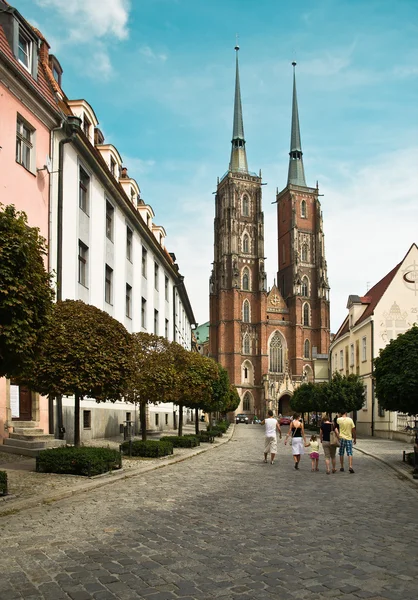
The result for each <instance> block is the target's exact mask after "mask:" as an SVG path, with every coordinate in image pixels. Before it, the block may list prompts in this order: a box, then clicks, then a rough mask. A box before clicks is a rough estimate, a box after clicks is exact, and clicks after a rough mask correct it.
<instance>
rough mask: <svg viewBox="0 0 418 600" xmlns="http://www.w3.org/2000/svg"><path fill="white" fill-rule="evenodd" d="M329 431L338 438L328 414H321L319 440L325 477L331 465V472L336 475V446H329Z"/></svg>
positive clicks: (329, 471) (335, 428)
mask: <svg viewBox="0 0 418 600" xmlns="http://www.w3.org/2000/svg"><path fill="white" fill-rule="evenodd" d="M331 431H335V433H336V434H337V437H338V427H336V425H335V423H333V422H332V421H331V420H330V418H329V415H328V413H326V412H324V413H322V421H321V429H320V430H319V439H320V441H321V444H322V449H323V451H324V457H325V467H326V472H327V475H329V474H330V473H331V464H332V472H333V473H336V471H337V465H336V459H335V455H336V453H337V446H331Z"/></svg>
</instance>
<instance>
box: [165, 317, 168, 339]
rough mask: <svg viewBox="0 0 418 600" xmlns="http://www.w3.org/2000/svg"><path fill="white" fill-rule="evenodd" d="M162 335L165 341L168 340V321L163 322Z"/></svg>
mask: <svg viewBox="0 0 418 600" xmlns="http://www.w3.org/2000/svg"><path fill="white" fill-rule="evenodd" d="M164 335H165V339H166V340H168V319H166V320H165V327H164Z"/></svg>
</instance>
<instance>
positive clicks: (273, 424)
mask: <svg viewBox="0 0 418 600" xmlns="http://www.w3.org/2000/svg"><path fill="white" fill-rule="evenodd" d="M261 425H264V426H265V432H266V438H265V444H264V462H265V463H266V462H267V455H268V453H269V452H270V463H271V464H274V457H275V456H276V453H277V433H276V431H278V432H279V434H280V439H282V430H281V429H280V425H279V422H278V421H277V419H274V418H273V411H272V410H268V411H267V419H264V420H263V421H261Z"/></svg>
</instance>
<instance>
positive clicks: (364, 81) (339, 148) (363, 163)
mask: <svg viewBox="0 0 418 600" xmlns="http://www.w3.org/2000/svg"><path fill="white" fill-rule="evenodd" d="M12 4H14V6H16V8H18V10H19V11H20V12H21V13H22V14H23V15H24V16H25V17H26V18H27V19H28V20H29V21H31V22H32V23H33V24H35V25H36V26H37V27H39V28H40V29H41V31H42V32H43V33H44V35H45V36H46V37H47V39H48V40H49V42H50V44H51V52H52V53H54V54H56V56H57V57H58V59H59V60H60V62H61V65H62V66H63V68H64V78H63V87H64V90H65V92H66V94H67V96H68V97H69V98H85V99H86V100H87V101H88V102H89V103H90V104H91V105H92V106H93V108H94V110H95V112H96V115H97V117H98V119H99V121H100V127H101V128H102V130H103V132H104V134H105V137H106V141H107V142H109V143H113V144H114V145H115V146H116V147H117V148H118V150H119V152H120V154H121V155H122V158H123V159H124V164H125V165H126V166H127V167H128V170H129V174H130V175H131V176H133V177H135V178H136V179H137V181H138V183H139V186H140V188H141V192H142V197H143V198H144V199H145V201H146V202H147V203H149V204H151V206H152V207H153V209H154V212H155V215H156V217H155V222H156V223H157V224H159V225H163V226H164V227H165V229H166V231H167V236H168V237H167V240H166V241H167V247H168V250H169V251H170V252H175V254H176V256H177V259H178V262H179V265H180V270H181V272H182V273H183V274H184V276H185V282H186V286H187V289H188V292H189V296H190V299H191V302H192V306H193V309H194V313H195V317H196V320H197V321H198V322H199V323H203V322H204V321H206V320H208V317H209V308H208V279H209V276H210V270H211V262H212V261H213V217H214V196H213V194H212V192H213V191H215V189H216V179H217V177H218V176H219V177H221V176H222V175H223V174H224V172H225V171H226V170H227V167H228V162H229V154H230V140H231V133H232V111H233V93H234V68H235V56H234V50H233V48H234V45H235V36H236V34H237V33H238V34H239V44H240V47H241V50H240V74H241V92H242V102H243V114H244V128H245V136H246V140H247V157H248V162H249V169H250V170H252V171H257V172H258V170H259V169H260V168H261V170H262V173H263V180H264V181H265V182H266V183H267V185H266V186H264V188H263V208H264V216H265V255H266V256H267V261H266V267H267V273H268V284H269V286H271V285H272V284H273V278H274V277H275V274H276V269H277V242H276V213H275V210H276V208H275V206H274V205H272V202H273V201H274V199H275V190H276V187H278V188H279V190H280V189H282V188H283V187H285V185H286V179H287V167H288V151H289V139H290V117H291V92H292V67H291V64H290V63H291V62H292V60H296V61H297V63H298V66H297V86H298V101H299V114H300V124H301V135H302V147H303V151H304V165H305V173H306V178H307V183H308V185H311V186H314V185H315V184H316V181H317V180H318V181H319V186H320V192H321V193H322V194H324V196H323V197H322V199H321V201H322V208H323V216H324V230H325V249H326V257H327V262H328V275H329V280H330V285H331V328H332V330H333V331H335V330H336V329H337V328H338V326H339V325H340V323H341V321H342V319H343V318H344V317H345V315H346V308H345V306H346V302H347V298H348V295H349V294H359V295H363V294H365V292H366V290H367V288H368V287H370V286H371V285H373V284H374V283H376V282H377V281H378V280H379V279H381V278H382V277H383V276H384V275H385V274H386V273H387V272H388V271H389V270H391V269H392V268H393V267H394V266H395V264H397V263H398V262H399V261H400V260H401V259H402V258H403V256H404V255H405V254H406V252H407V250H408V248H409V246H410V245H411V244H412V243H413V242H417V241H418V235H417V229H418V120H417V117H418V101H417V99H418V2H417V1H416V0H396V2H395V1H394V0H300V1H299V2H298V3H290V2H285V1H284V0H258V1H257V2H254V0H223V2H221V1H219V0H210V1H207V0H206V1H202V0H131V1H128V0H100V2H99V1H98V0H72V1H71V2H70V1H68V0H14V2H13V1H12Z"/></svg>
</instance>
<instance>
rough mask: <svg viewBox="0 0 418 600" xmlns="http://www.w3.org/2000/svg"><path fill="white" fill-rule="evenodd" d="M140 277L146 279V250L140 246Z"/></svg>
mask: <svg viewBox="0 0 418 600" xmlns="http://www.w3.org/2000/svg"><path fill="white" fill-rule="evenodd" d="M142 277H145V279H146V278H147V249H146V248H144V246H142Z"/></svg>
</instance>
